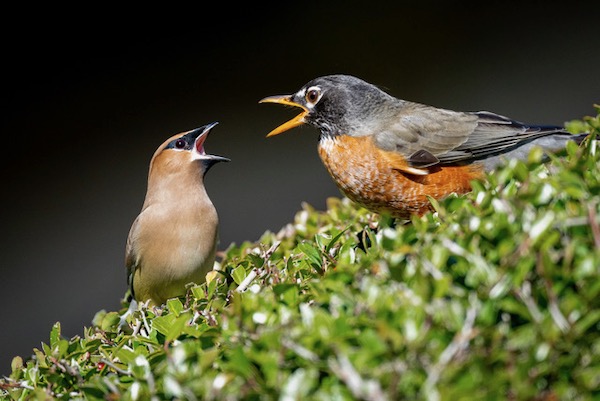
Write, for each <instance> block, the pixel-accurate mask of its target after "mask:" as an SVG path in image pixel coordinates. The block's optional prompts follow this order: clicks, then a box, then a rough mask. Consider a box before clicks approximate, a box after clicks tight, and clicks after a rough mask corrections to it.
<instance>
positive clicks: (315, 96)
mask: <svg viewBox="0 0 600 401" xmlns="http://www.w3.org/2000/svg"><path fill="white" fill-rule="evenodd" d="M320 97H321V89H319V88H317V87H312V88H308V90H307V91H306V96H305V98H306V101H307V102H308V103H316V102H317V101H318V100H319V98H320Z"/></svg>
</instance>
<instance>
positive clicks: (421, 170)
mask: <svg viewBox="0 0 600 401" xmlns="http://www.w3.org/2000/svg"><path fill="white" fill-rule="evenodd" d="M560 131H561V129H560V128H559V127H529V126H526V125H524V124H522V123H520V122H517V121H514V120H511V119H509V118H507V117H504V116H501V115H498V114H494V113H490V112H486V111H481V112H476V113H462V112H455V111H451V110H444V109H437V108H434V107H430V106H425V105H420V104H414V103H413V104H408V105H407V107H405V111H403V112H402V113H401V114H400V115H399V116H398V118H397V122H396V124H394V125H392V126H391V128H390V129H388V130H380V132H379V133H378V134H377V135H376V137H375V141H376V144H377V146H378V147H380V148H381V149H383V150H386V151H393V152H396V153H398V154H399V155H401V156H402V157H403V158H405V159H406V161H407V162H408V166H409V168H410V167H412V168H410V170H412V171H409V169H406V168H401V166H399V167H398V169H399V170H403V171H406V172H408V173H411V174H427V173H428V172H427V170H426V168H427V167H431V166H434V165H436V164H440V163H441V164H449V163H456V162H468V161H471V160H476V159H481V158H484V157H486V156H488V155H497V154H499V153H502V152H503V151H506V150H508V149H511V148H513V147H515V146H516V145H518V144H519V143H521V142H527V141H530V140H532V139H535V138H537V137H542V136H547V135H551V134H553V133H557V132H560Z"/></svg>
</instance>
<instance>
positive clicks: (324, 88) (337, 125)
mask: <svg viewBox="0 0 600 401" xmlns="http://www.w3.org/2000/svg"><path fill="white" fill-rule="evenodd" d="M395 101H396V99H394V98H393V97H391V96H390V95H388V94H387V93H385V92H383V91H382V90H380V89H379V88H377V87H376V86H374V85H371V84H369V83H367V82H365V81H363V80H361V79H359V78H356V77H353V76H350V75H328V76H324V77H319V78H316V79H313V80H312V81H310V82H308V83H307V84H306V85H304V86H303V87H302V88H301V89H300V90H299V91H298V92H296V93H294V94H292V95H283V96H269V97H266V98H264V99H262V100H261V101H260V103H279V104H283V105H288V106H294V107H299V108H301V109H302V110H303V112H302V113H300V114H299V115H298V116H296V117H294V118H293V119H291V120H290V121H288V122H286V123H284V124H282V125H280V126H279V127H277V128H275V129H274V130H273V131H271V132H270V133H269V134H268V135H267V136H274V135H277V134H280V133H282V132H285V131H287V130H289V129H291V128H294V127H297V126H299V125H301V124H309V125H312V126H314V127H316V128H318V129H319V130H320V131H321V133H322V134H324V135H339V134H344V133H349V132H352V133H353V134H354V135H358V136H360V135H367V134H368V133H369V131H370V130H371V131H370V132H373V131H372V129H374V128H375V127H374V125H375V124H377V122H376V119H375V118H370V116H375V115H376V114H377V113H375V111H382V110H383V109H386V108H387V107H392V105H393V104H394V103H395Z"/></svg>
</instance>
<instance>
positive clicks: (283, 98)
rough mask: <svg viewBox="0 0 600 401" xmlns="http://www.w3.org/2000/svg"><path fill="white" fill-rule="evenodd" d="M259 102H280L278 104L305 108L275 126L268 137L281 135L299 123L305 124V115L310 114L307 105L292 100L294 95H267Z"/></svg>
mask: <svg viewBox="0 0 600 401" xmlns="http://www.w3.org/2000/svg"><path fill="white" fill-rule="evenodd" d="M258 103H278V104H283V105H284V106H293V107H299V108H301V109H302V110H303V111H302V113H300V114H298V115H297V116H296V117H294V118H292V119H291V120H290V121H288V122H285V123H283V124H281V125H280V126H279V127H277V128H275V129H274V130H273V131H271V132H269V133H268V134H267V138H268V137H270V136H275V135H279V134H281V133H282V132H285V131H287V130H290V129H292V128H295V127H297V126H299V125H302V124H304V122H305V121H304V117H305V116H306V115H307V114H308V109H307V108H306V107H304V106H303V105H301V104H299V103H296V102H294V101H292V95H279V96H269V97H266V98H264V99H262V100H260V101H259V102H258Z"/></svg>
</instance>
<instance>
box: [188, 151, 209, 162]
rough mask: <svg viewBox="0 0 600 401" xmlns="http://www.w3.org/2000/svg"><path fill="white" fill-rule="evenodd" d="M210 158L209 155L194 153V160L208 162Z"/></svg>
mask: <svg viewBox="0 0 600 401" xmlns="http://www.w3.org/2000/svg"><path fill="white" fill-rule="evenodd" d="M210 158H211V157H210V155H207V154H206V153H200V152H198V151H193V152H192V160H207V159H210Z"/></svg>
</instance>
